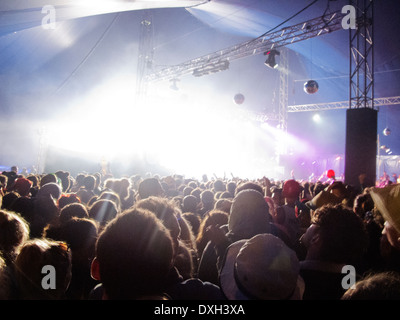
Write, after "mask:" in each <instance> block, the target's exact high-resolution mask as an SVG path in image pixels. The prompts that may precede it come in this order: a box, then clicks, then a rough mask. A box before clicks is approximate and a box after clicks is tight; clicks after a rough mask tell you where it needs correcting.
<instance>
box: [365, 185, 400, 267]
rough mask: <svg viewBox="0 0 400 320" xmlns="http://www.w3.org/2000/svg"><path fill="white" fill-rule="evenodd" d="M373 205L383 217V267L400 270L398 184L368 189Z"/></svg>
mask: <svg viewBox="0 0 400 320" xmlns="http://www.w3.org/2000/svg"><path fill="white" fill-rule="evenodd" d="M369 193H370V194H371V197H372V200H373V201H374V204H375V207H376V209H377V210H378V212H379V213H380V214H381V215H382V217H383V219H384V221H385V222H384V225H383V230H382V236H381V242H380V252H381V256H382V258H383V260H384V268H385V269H386V270H389V271H392V270H394V271H399V270H400V184H392V185H388V186H386V187H383V188H379V187H373V188H370V189H369Z"/></svg>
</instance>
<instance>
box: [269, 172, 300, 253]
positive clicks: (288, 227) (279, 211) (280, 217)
mask: <svg viewBox="0 0 400 320" xmlns="http://www.w3.org/2000/svg"><path fill="white" fill-rule="evenodd" d="M301 191H302V187H301V185H300V183H298V182H297V181H296V180H294V179H290V180H286V181H285V183H284V184H283V188H282V197H283V198H284V205H282V206H279V207H277V208H276V215H275V218H276V219H275V220H276V221H275V222H276V223H278V224H279V225H281V226H282V227H283V229H284V231H285V233H286V234H287V236H288V238H289V239H290V241H291V244H292V245H294V244H295V243H296V242H297V240H298V239H299V237H300V223H299V220H298V219H297V217H296V206H297V205H298V204H299V203H300V202H299V196H300V193H301Z"/></svg>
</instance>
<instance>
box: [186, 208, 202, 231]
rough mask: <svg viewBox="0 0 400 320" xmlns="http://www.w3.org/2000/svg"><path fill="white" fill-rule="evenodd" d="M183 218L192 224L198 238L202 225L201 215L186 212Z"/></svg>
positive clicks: (191, 226)
mask: <svg viewBox="0 0 400 320" xmlns="http://www.w3.org/2000/svg"><path fill="white" fill-rule="evenodd" d="M182 217H183V218H184V219H185V220H186V221H187V222H188V223H189V224H190V228H191V230H192V232H193V234H194V235H195V236H197V234H198V233H199V228H200V223H201V219H200V217H199V215H198V214H196V213H193V212H185V213H182Z"/></svg>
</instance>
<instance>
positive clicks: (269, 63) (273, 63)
mask: <svg viewBox="0 0 400 320" xmlns="http://www.w3.org/2000/svg"><path fill="white" fill-rule="evenodd" d="M264 55H266V56H268V58H267V60H265V62H264V64H265V65H266V66H267V67H269V68H272V69H276V68H277V67H278V64H277V63H276V60H275V56H276V55H278V56H279V55H280V53H279V51H278V50H275V49H272V50H270V51H267V52H265V53H264Z"/></svg>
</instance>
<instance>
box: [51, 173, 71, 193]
mask: <svg viewBox="0 0 400 320" xmlns="http://www.w3.org/2000/svg"><path fill="white" fill-rule="evenodd" d="M55 175H56V176H57V178H58V179H60V181H61V186H62V191H63V192H68V190H69V188H70V186H71V180H70V177H69V175H70V174H69V172H68V171H61V170H60V171H57V172H56V173H55Z"/></svg>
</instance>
